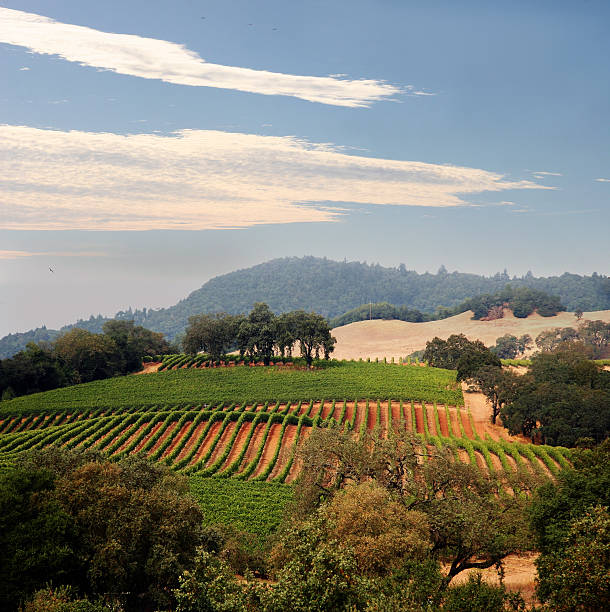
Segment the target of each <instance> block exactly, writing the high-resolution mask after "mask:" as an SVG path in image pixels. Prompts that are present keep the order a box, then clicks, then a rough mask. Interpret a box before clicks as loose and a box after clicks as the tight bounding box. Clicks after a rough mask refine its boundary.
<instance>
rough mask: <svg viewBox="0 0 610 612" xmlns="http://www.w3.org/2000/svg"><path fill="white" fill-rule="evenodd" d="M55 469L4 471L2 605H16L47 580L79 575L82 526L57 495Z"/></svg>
mask: <svg viewBox="0 0 610 612" xmlns="http://www.w3.org/2000/svg"><path fill="white" fill-rule="evenodd" d="M54 488H55V481H54V477H53V475H52V473H51V472H49V471H48V470H43V469H22V468H18V467H15V468H12V469H8V470H6V469H3V470H0V608H2V609H3V610H16V608H17V604H19V603H20V602H22V601H24V600H25V599H26V598H27V597H29V596H30V595H31V594H32V593H33V592H34V591H36V590H37V589H39V588H42V587H43V586H44V585H45V584H46V582H47V581H49V580H53V581H56V582H58V583H62V582H67V581H70V580H71V579H74V578H75V568H76V562H75V558H74V556H75V553H74V548H75V546H76V539H77V537H78V531H77V529H76V528H75V525H74V524H73V521H72V519H71V517H70V516H69V515H68V513H67V512H66V511H65V510H64V509H63V508H62V506H61V505H60V504H59V503H58V502H57V500H55V499H53V497H52V492H53V490H54Z"/></svg>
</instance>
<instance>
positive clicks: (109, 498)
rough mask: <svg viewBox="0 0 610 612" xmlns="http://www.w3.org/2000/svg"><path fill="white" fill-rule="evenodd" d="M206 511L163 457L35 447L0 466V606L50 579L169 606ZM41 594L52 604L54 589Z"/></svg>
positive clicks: (132, 601)
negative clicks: (155, 460)
mask: <svg viewBox="0 0 610 612" xmlns="http://www.w3.org/2000/svg"><path fill="white" fill-rule="evenodd" d="M202 519H203V517H202V514H201V510H200V508H199V506H198V504H197V502H196V501H195V500H194V499H193V498H191V497H190V496H189V495H188V481H187V480H186V478H185V477H182V476H178V475H176V474H173V473H172V472H171V471H170V470H169V468H167V467H165V466H162V465H158V464H152V463H149V462H147V461H145V460H144V459H142V458H139V457H138V456H132V457H129V458H127V459H124V460H123V461H121V462H119V463H110V462H108V461H107V460H103V459H102V458H101V457H100V456H97V455H95V454H92V453H90V452H89V453H78V452H70V451H65V450H62V449H56V448H51V449H47V450H45V451H44V452H38V453H33V454H31V455H30V456H29V457H27V458H26V459H25V460H24V461H23V462H22V463H21V464H19V465H17V466H15V467H13V468H4V469H3V470H2V471H1V472H0V607H1V608H2V609H3V610H7V611H13V610H17V607H18V606H19V605H20V604H22V603H23V602H24V601H25V600H26V599H28V598H30V597H32V595H33V594H34V593H35V592H36V591H38V590H39V589H43V588H44V587H45V586H46V585H49V584H53V585H56V586H57V585H69V586H70V587H72V589H74V590H75V591H77V592H78V593H79V594H80V596H81V597H83V598H87V599H90V600H93V601H94V600H96V599H98V598H100V597H104V598H106V599H111V600H116V601H118V602H119V603H120V602H122V604H123V605H124V606H125V607H126V609H128V610H147V609H150V610H153V609H154V610H157V609H168V608H170V607H171V605H172V603H173V601H174V599H173V595H172V592H171V589H172V588H175V587H177V586H178V576H179V575H180V573H181V572H183V571H184V570H185V569H187V568H189V567H190V566H191V564H192V560H193V558H194V556H195V552H196V548H197V546H198V545H200V544H202V543H203V541H204V538H203V531H202ZM47 591H48V589H47ZM64 595H65V591H64ZM37 597H38V600H39V602H38V605H39V608H38V609H40V610H41V611H42V610H49V609H51V610H52V609H53V608H52V607H51V605H50V602H51V601H52V600H53V599H54V596H53V593H52V594H51V595H49V597H44V595H43V594H39V595H38V596H37ZM45 602H46V606H45ZM34 604H35V602H34V603H32V604H31V605H30V609H32V606H33V605H34ZM96 606H97V608H98V609H108V608H104V606H102V604H101V603H99V602H98V603H97V604H96ZM26 609H28V608H27V607H26ZM34 609H35V608H34ZM60 609H61V610H66V609H67V610H70V608H58V610H60ZM72 609H73V610H74V611H75V612H76V610H79V611H81V612H88V610H89V608H88V607H87V606H86V605H84V604H83V605H82V606H81V607H74V608H72ZM92 609H96V607H93V608H92Z"/></svg>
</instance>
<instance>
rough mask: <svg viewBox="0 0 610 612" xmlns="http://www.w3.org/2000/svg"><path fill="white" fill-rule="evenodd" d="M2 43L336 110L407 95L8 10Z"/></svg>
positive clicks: (369, 82) (1, 25)
mask: <svg viewBox="0 0 610 612" xmlns="http://www.w3.org/2000/svg"><path fill="white" fill-rule="evenodd" d="M0 42H4V43H8V44H10V45H17V46H20V47H25V48H27V49H29V50H30V51H32V52H34V53H40V54H45V55H58V56H59V57H61V58H63V59H65V60H67V61H69V62H77V63H79V64H81V65H83V66H92V67H95V68H100V69H104V70H111V71H113V72H117V73H120V74H126V75H131V76H136V77H141V78H145V79H160V80H162V81H166V82H168V83H175V84H178V85H189V86H192V87H219V88H222V89H235V90H239V91H246V92H251V93H258V94H266V95H283V96H293V97H296V98H302V99H304V100H309V101H311V102H320V103H322V104H331V105H336V106H351V107H366V106H370V105H371V104H372V103H374V102H377V101H379V100H385V99H388V98H391V97H392V96H394V95H396V94H399V93H401V92H402V91H403V90H402V89H401V88H399V87H396V86H394V85H390V84H389V83H386V82H384V81H380V80H375V79H361V80H350V79H346V78H343V75H341V78H338V77H336V76H327V77H317V76H301V75H293V74H283V73H278V72H269V71H266V70H252V69H249V68H240V67H237V66H223V65H221V64H211V63H208V62H206V61H205V60H204V59H202V58H201V57H199V55H198V54H197V53H195V52H194V51H191V50H189V49H187V48H186V47H185V46H184V45H180V44H177V43H174V42H170V41H166V40H158V39H154V38H144V37H142V36H137V35H133V34H115V33H112V32H101V31H99V30H95V29H93V28H88V27H83V26H77V25H71V24H67V23H61V22H58V21H55V20H53V19H49V18H47V17H43V16H41V15H36V14H33V13H26V12H23V11H17V10H13V9H7V8H0ZM411 89H412V88H411ZM416 95H423V93H417V94H416Z"/></svg>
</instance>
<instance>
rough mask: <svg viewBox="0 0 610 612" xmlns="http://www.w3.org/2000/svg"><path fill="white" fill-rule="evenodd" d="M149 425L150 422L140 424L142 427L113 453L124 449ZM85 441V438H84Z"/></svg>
mask: <svg viewBox="0 0 610 612" xmlns="http://www.w3.org/2000/svg"><path fill="white" fill-rule="evenodd" d="M147 426H148V423H142V425H140V427H138V429H137V431H134V432H133V433H132V434H131V435H130V436H129V438H127V440H126V441H125V443H124V444H122V445H121V447H120V448H119V449H118V450H117V451H116V452H115V453H113V454H116V453H120V452H121V451H124V450H125V449H126V448H127V447H128V446H129V445H130V444H131V443H132V442H133V441H134V440H135V439H136V438H137V437H138V436H139V435H140V434H141V433H142V430H143V429H144V428H145V427H147ZM83 442H84V440H83Z"/></svg>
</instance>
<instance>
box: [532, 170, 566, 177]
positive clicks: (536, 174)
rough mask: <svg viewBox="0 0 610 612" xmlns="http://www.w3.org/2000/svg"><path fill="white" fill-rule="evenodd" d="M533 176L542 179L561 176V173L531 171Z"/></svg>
mask: <svg viewBox="0 0 610 612" xmlns="http://www.w3.org/2000/svg"><path fill="white" fill-rule="evenodd" d="M530 172H531V173H532V174H533V175H534V176H537V177H543V176H563V174H562V173H561V172H545V171H543V170H531V171H530Z"/></svg>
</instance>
